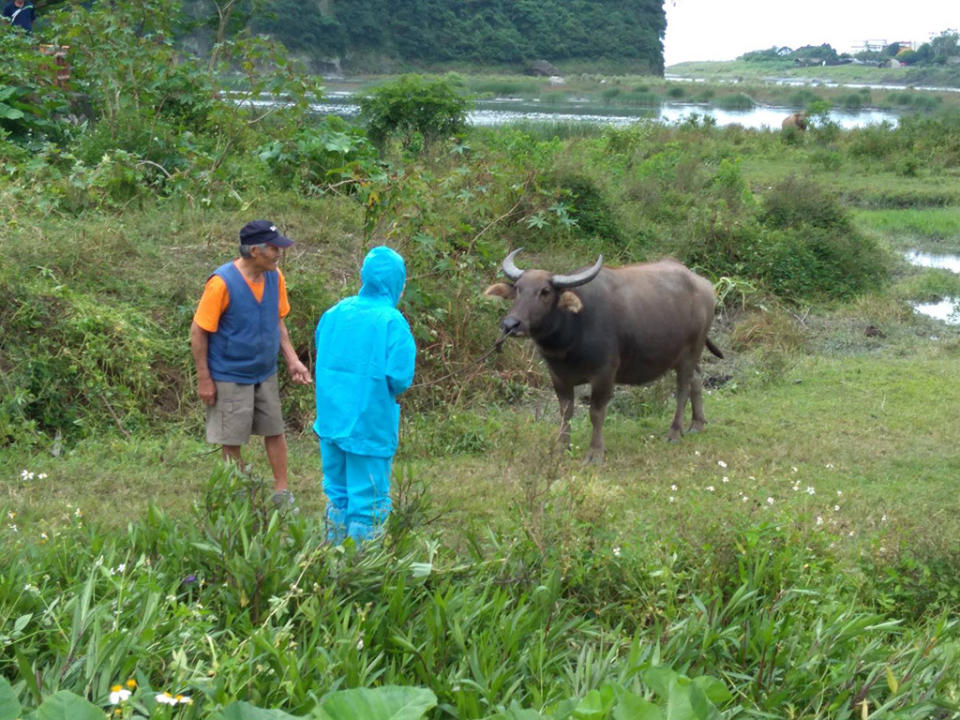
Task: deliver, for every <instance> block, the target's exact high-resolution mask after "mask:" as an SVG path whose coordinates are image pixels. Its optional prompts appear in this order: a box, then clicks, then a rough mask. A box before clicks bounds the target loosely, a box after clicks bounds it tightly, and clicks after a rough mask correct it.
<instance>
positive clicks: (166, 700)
mask: <svg viewBox="0 0 960 720" xmlns="http://www.w3.org/2000/svg"><path fill="white" fill-rule="evenodd" d="M153 699H154V700H156V701H157V702H158V703H160V704H161V705H176V704H177V699H176V698H175V697H174V696H173V695H171V694H170V693H168V692H166V691H164V692H162V693H157V694H156V695H155V696H154V698H153Z"/></svg>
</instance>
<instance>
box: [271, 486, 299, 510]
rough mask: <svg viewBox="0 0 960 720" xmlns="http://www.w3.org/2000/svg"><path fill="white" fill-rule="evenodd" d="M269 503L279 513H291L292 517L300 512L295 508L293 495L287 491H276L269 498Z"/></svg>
mask: <svg viewBox="0 0 960 720" xmlns="http://www.w3.org/2000/svg"><path fill="white" fill-rule="evenodd" d="M270 501H271V502H272V503H273V506H274V507H275V508H276V509H277V510H279V511H280V512H288V513H293V514H294V515H296V514H297V513H298V512H300V508H298V507H297V503H296V500H294V497H293V493H292V492H290V491H289V490H277V491H276V492H275V493H274V494H273V495H271V496H270Z"/></svg>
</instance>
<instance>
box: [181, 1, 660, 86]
mask: <svg viewBox="0 0 960 720" xmlns="http://www.w3.org/2000/svg"><path fill="white" fill-rule="evenodd" d="M194 2H199V0H194ZM261 7H262V9H260V10H259V11H254V12H253V13H251V14H249V15H248V16H247V18H246V20H247V22H249V25H250V27H251V29H253V30H255V31H257V32H265V33H269V34H270V35H272V36H274V37H276V38H277V39H279V40H281V41H282V42H283V43H284V44H285V45H286V46H287V47H288V48H289V49H291V50H293V51H294V52H296V53H298V54H300V55H306V56H308V57H310V58H313V59H316V60H322V59H329V58H338V59H339V60H340V61H341V62H342V63H343V64H344V67H349V66H350V65H351V63H352V62H353V63H355V62H357V61H359V60H360V59H361V58H363V59H365V60H366V61H367V62H369V61H370V60H371V59H376V58H382V59H384V60H390V59H395V60H400V61H402V62H406V63H409V64H412V65H418V64H419V65H431V66H436V65H438V64H444V63H475V64H479V65H488V66H503V65H517V66H521V65H523V64H524V63H529V62H530V61H533V60H548V61H550V62H563V61H568V60H579V61H597V62H600V63H609V64H620V65H623V66H626V67H629V68H630V69H632V70H634V71H647V72H652V73H657V74H661V73H662V72H663V44H662V38H663V33H664V30H665V29H666V17H665V13H664V10H663V3H662V0H274V1H273V2H269V3H264V4H263V5H262V6H261Z"/></svg>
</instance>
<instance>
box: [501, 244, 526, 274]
mask: <svg viewBox="0 0 960 720" xmlns="http://www.w3.org/2000/svg"><path fill="white" fill-rule="evenodd" d="M521 250H523V248H517V249H516V250H514V251H513V252H512V253H510V254H509V255H507V256H506V257H505V258H504V259H503V274H504V275H506V276H507V277H508V278H510V279H511V280H519V279H520V276H521V275H523V270H521V269H520V268H518V267H517V266H516V264H515V263H514V262H513V258H514V256H515V255H516V254H517V253H518V252H520V251H521Z"/></svg>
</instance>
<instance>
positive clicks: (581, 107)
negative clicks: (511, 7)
mask: <svg viewBox="0 0 960 720" xmlns="http://www.w3.org/2000/svg"><path fill="white" fill-rule="evenodd" d="M246 102H250V101H246ZM253 104H254V105H258V106H269V105H275V104H276V101H275V100H273V99H271V98H261V99H258V100H255V101H253ZM311 109H312V110H313V111H314V112H315V113H318V114H324V115H340V116H341V117H354V116H356V115H357V114H358V113H359V112H360V107H359V105H357V103H356V102H355V100H354V98H353V95H352V94H351V93H349V92H346V91H334V92H329V93H328V94H327V99H326V101H325V102H323V103H315V104H313V105H312V106H311ZM791 112H793V110H791V109H789V108H783V107H773V106H757V107H754V108H753V109H751V110H721V109H720V108H716V107H711V106H709V105H701V104H692V103H663V104H662V105H658V106H651V107H649V108H631V109H629V110H624V109H619V108H615V107H611V106H606V105H602V104H597V103H593V102H590V101H588V100H586V99H578V98H576V97H573V98H569V99H568V100H567V101H566V102H564V103H553V102H550V103H541V102H539V101H537V100H524V99H514V98H496V99H492V100H484V101H480V102H477V103H476V107H475V109H473V110H471V111H470V112H469V113H468V114H467V122H468V123H469V124H470V125H474V126H478V127H489V126H495V125H508V124H510V123H517V122H545V123H565V122H566V123H590V124H597V125H610V126H615V127H625V126H629V125H633V124H634V123H636V122H639V121H641V120H656V121H658V122H662V123H667V124H673V123H677V122H680V121H683V120H686V119H688V118H691V117H692V116H698V117H699V118H707V117H709V118H712V119H713V121H714V122H716V124H717V125H718V126H721V127H724V126H727V125H740V126H742V127H745V128H750V129H755V130H760V129H763V128H768V129H773V130H778V129H779V128H780V122H781V121H782V120H783V118H784V117H786V116H787V115H789V114H790V113H791ZM829 118H830V120H831V121H833V122H835V123H836V124H837V125H839V126H840V127H841V128H844V129H852V128H859V127H865V126H867V125H877V124H880V123H883V122H887V123H890V124H891V125H896V124H897V115H896V114H895V113H891V112H885V111H882V110H869V109H865V110H861V111H858V112H838V111H831V112H830V114H829Z"/></svg>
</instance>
